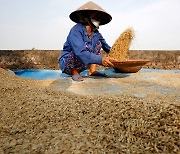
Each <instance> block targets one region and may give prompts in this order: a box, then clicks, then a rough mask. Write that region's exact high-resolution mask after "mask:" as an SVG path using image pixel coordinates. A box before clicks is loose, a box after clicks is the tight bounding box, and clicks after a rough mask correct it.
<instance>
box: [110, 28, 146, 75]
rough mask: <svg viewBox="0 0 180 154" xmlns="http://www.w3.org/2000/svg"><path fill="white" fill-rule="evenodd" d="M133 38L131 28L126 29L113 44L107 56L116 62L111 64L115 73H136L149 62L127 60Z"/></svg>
mask: <svg viewBox="0 0 180 154" xmlns="http://www.w3.org/2000/svg"><path fill="white" fill-rule="evenodd" d="M134 36H135V35H134V30H133V29H132V28H128V29H126V30H125V31H124V32H123V33H122V34H121V35H120V36H119V38H118V39H117V40H116V41H115V43H114V44H113V46H112V48H111V51H110V53H109V55H108V56H109V57H113V58H115V59H116V60H118V62H113V64H114V69H115V71H116V72H121V73H136V72H138V71H139V70H140V69H141V68H142V66H143V65H145V64H146V63H148V62H149V60H143V59H138V60H128V59H127V55H128V53H129V48H130V45H131V42H132V40H133V38H134Z"/></svg>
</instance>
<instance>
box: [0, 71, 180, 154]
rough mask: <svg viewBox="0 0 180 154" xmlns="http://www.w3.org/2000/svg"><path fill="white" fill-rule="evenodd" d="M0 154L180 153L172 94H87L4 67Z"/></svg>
mask: <svg viewBox="0 0 180 154" xmlns="http://www.w3.org/2000/svg"><path fill="white" fill-rule="evenodd" d="M0 82H1V84H0V91H1V93H0V153H5V154H6V153H48V154H51V153H52V154H54V153H178V152H180V149H179V148H180V138H179V134H180V130H179V128H180V121H179V119H180V118H179V116H180V108H179V107H180V106H179V103H178V102H172V101H170V100H169V98H166V99H165V98H162V99H160V98H158V97H156V96H154V98H149V99H148V98H147V99H145V100H144V99H141V98H135V97H131V96H129V95H122V94H118V95H112V94H110V95H106V96H103V95H102V96H81V95H76V94H70V93H66V92H63V91H57V90H53V89H51V88H50V87H49V88H48V87H43V85H44V82H46V81H36V80H30V79H23V78H20V77H17V76H15V75H13V74H11V73H9V72H6V71H0Z"/></svg>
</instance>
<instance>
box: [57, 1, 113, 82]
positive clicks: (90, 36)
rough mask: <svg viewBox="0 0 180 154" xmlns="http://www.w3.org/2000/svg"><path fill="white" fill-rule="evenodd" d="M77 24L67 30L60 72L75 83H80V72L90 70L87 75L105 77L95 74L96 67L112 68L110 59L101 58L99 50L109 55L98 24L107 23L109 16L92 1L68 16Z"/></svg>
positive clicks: (108, 47) (81, 79) (60, 60)
mask: <svg viewBox="0 0 180 154" xmlns="http://www.w3.org/2000/svg"><path fill="white" fill-rule="evenodd" d="M70 19H71V20H72V21H74V22H76V23H77V24H76V25H75V26H74V27H73V28H72V29H71V30H70V33H69V35H68V37H67V40H66V42H65V44H64V47H63V51H62V53H61V57H60V58H59V65H60V68H61V70H62V72H63V73H66V74H69V75H72V79H73V80H75V81H83V78H82V77H81V75H80V73H81V72H82V71H84V70H86V69H89V72H88V75H89V76H106V75H105V74H102V73H100V72H97V71H96V64H99V65H103V66H108V67H110V66H112V67H113V64H112V62H113V61H115V60H114V59H113V58H109V57H102V55H101V48H102V49H103V50H104V51H105V52H107V53H109V51H110V46H109V45H108V44H107V43H106V41H105V39H104V38H103V37H102V35H101V33H99V31H98V28H99V25H104V24H107V23H109V22H110V21H111V19H112V17H111V16H110V15H109V14H108V13H106V12H105V11H104V10H103V9H102V8H100V7H99V6H98V5H96V4H94V3H93V2H88V3H86V4H85V5H83V6H82V7H80V8H79V9H77V10H76V11H74V12H72V13H71V14H70Z"/></svg>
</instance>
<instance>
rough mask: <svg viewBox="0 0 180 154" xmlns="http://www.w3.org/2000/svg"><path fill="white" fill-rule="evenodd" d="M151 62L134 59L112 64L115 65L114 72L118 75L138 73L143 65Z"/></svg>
mask: <svg viewBox="0 0 180 154" xmlns="http://www.w3.org/2000/svg"><path fill="white" fill-rule="evenodd" d="M148 62H150V61H149V60H143V59H133V60H124V61H120V62H112V63H113V64H114V70H115V72H116V73H136V72H138V71H139V70H140V69H141V68H142V67H143V65H145V64H147V63H148Z"/></svg>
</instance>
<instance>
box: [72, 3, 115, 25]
mask: <svg viewBox="0 0 180 154" xmlns="http://www.w3.org/2000/svg"><path fill="white" fill-rule="evenodd" d="M91 13H96V18H98V20H99V21H100V25H105V24H107V23H109V22H110V21H111V20H112V17H111V15H110V14H108V13H107V12H106V11H104V10H103V9H102V8H101V7H100V6H98V5H97V4H95V3H93V2H91V1H90V2H88V3H86V4H84V5H83V6H81V7H80V8H78V9H77V10H76V11H74V12H72V13H71V14H70V15H69V17H70V19H71V20H72V21H74V22H76V23H78V22H81V20H82V19H81V18H82V16H83V15H87V14H91Z"/></svg>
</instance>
